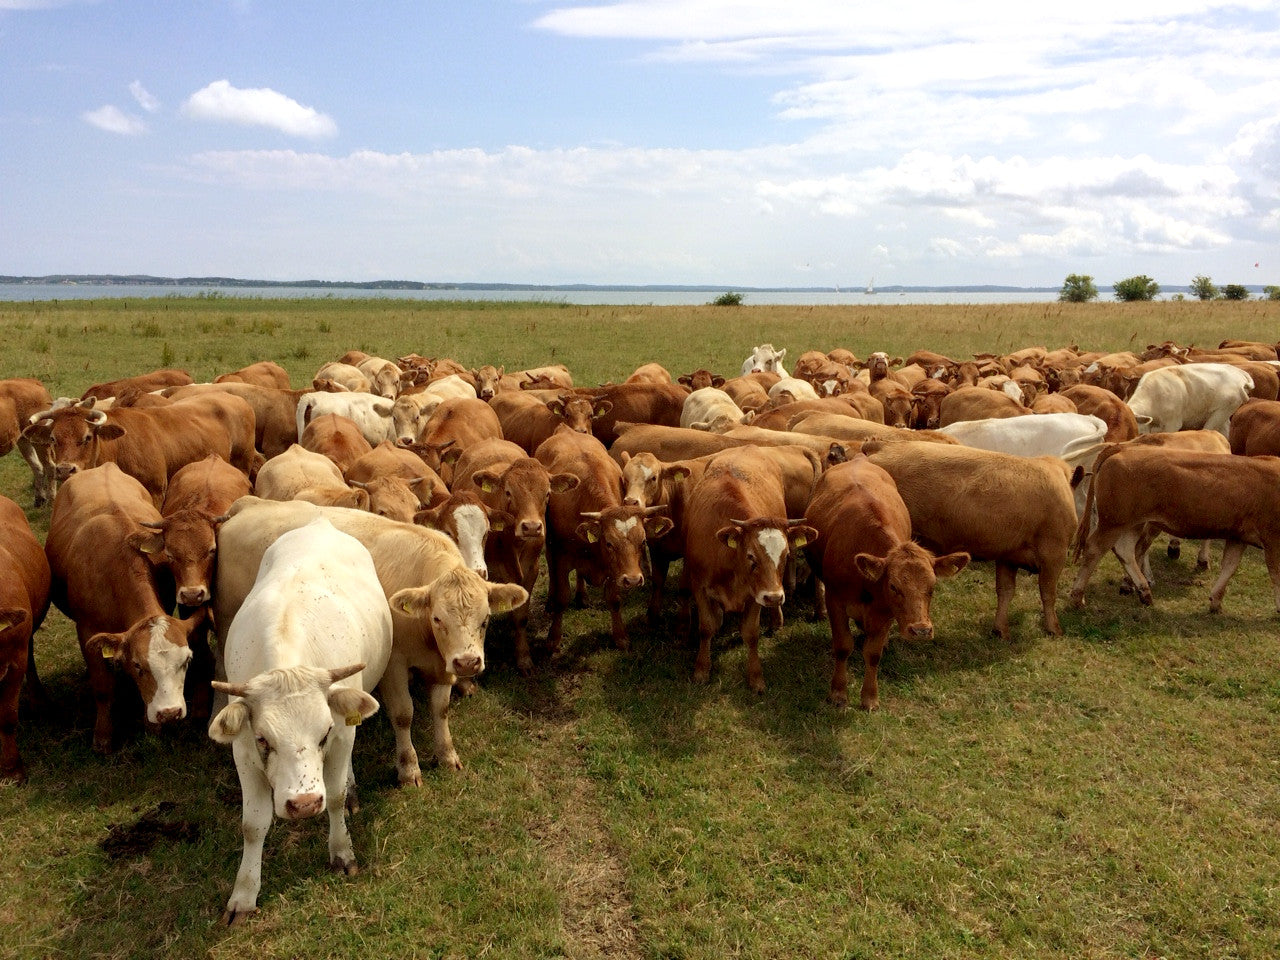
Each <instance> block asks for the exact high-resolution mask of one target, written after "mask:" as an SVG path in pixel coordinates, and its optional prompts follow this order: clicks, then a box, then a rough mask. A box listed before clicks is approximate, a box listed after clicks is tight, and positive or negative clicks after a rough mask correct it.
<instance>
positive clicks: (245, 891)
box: [222, 737, 272, 925]
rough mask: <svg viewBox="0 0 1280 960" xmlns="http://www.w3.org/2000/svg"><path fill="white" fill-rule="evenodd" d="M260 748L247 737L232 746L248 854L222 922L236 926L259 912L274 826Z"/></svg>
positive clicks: (241, 858)
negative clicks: (266, 844)
mask: <svg viewBox="0 0 1280 960" xmlns="http://www.w3.org/2000/svg"><path fill="white" fill-rule="evenodd" d="M256 750H257V747H256V746H254V745H253V741H252V740H250V739H249V738H247V737H237V738H236V739H235V741H234V742H233V743H232V745H231V751H232V753H233V754H234V755H235V759H236V772H237V773H238V774H239V775H240V797H241V814H240V828H241V832H242V833H243V835H244V850H243V852H242V853H241V854H240V869H239V870H238V871H237V872H236V884H235V886H234V887H232V888H231V898H230V899H229V900H228V901H227V909H226V912H225V913H223V915H222V919H223V920H224V921H225V922H226V923H227V924H228V925H231V924H235V923H238V922H240V921H241V920H243V919H244V918H245V916H246V915H248V914H250V913H255V912H256V911H257V909H258V891H259V890H260V889H261V888H262V844H263V841H264V840H266V838H267V828H268V827H270V826H271V817H272V809H271V784H270V783H268V782H267V779H266V777H265V776H264V775H263V773H262V771H260V770H259V769H258V767H257V763H258V762H259V761H258V758H257V757H254V756H252V754H251V752H252V751H256Z"/></svg>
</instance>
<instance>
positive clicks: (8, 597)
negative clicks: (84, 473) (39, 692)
mask: <svg viewBox="0 0 1280 960" xmlns="http://www.w3.org/2000/svg"><path fill="white" fill-rule="evenodd" d="M48 609H49V561H48V560H47V559H46V558H45V555H44V550H43V548H42V547H41V546H40V541H39V540H37V539H36V538H35V535H34V534H33V533H32V532H31V527H30V525H29V524H28V523H27V517H26V514H25V513H23V512H22V508H21V507H19V506H18V505H17V504H16V503H14V502H13V501H12V500H10V499H9V498H8V497H0V782H3V781H5V780H13V781H16V782H18V783H21V782H22V781H23V780H25V779H26V771H25V770H24V769H23V766H22V757H21V756H19V755H18V739H17V731H18V696H19V693H20V692H21V690H22V680H23V677H24V676H26V677H28V682H29V683H31V685H32V687H33V690H34V687H35V686H36V685H38V682H39V681H38V678H37V674H36V670H35V660H34V658H33V657H32V653H33V651H32V637H33V635H34V634H35V631H36V630H37V629H39V627H40V624H41V623H42V622H43V621H44V615H45V613H46V611H48Z"/></svg>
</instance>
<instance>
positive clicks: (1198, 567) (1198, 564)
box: [1196, 560, 1209, 573]
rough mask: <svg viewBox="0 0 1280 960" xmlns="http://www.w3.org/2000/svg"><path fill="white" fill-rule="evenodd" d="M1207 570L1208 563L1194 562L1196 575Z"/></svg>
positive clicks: (1203, 561) (1202, 561) (1206, 561)
mask: <svg viewBox="0 0 1280 960" xmlns="http://www.w3.org/2000/svg"><path fill="white" fill-rule="evenodd" d="M1208 569H1209V561H1208V560H1197V561H1196V573H1204V572H1205V571H1206V570H1208Z"/></svg>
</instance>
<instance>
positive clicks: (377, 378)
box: [356, 357, 404, 400]
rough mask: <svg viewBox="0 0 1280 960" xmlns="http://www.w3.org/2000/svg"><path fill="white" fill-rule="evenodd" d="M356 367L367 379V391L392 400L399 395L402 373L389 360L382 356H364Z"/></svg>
mask: <svg viewBox="0 0 1280 960" xmlns="http://www.w3.org/2000/svg"><path fill="white" fill-rule="evenodd" d="M356 369H357V370H359V371H360V372H361V373H363V374H364V375H365V376H366V377H367V378H368V379H369V392H370V393H373V394H377V395H378V396H379V397H385V398H386V399H388V400H394V399H395V398H396V397H398V396H399V395H400V380H401V378H402V377H403V376H404V373H403V372H402V371H401V370H400V368H399V367H397V366H396V365H395V364H394V363H392V362H391V361H390V360H386V359H384V358H382V357H365V358H364V359H363V360H361V361H360V362H359V363H357V364H356Z"/></svg>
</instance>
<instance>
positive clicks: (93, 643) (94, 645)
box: [84, 633, 124, 660]
mask: <svg viewBox="0 0 1280 960" xmlns="http://www.w3.org/2000/svg"><path fill="white" fill-rule="evenodd" d="M84 648H85V651H86V652H88V653H94V652H96V653H98V654H99V655H101V657H102V659H103V660H114V659H115V658H116V657H118V656H120V651H121V650H123V649H124V634H123V633H95V634H94V635H93V636H92V637H90V638H89V639H88V640H86V641H85V644H84Z"/></svg>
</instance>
